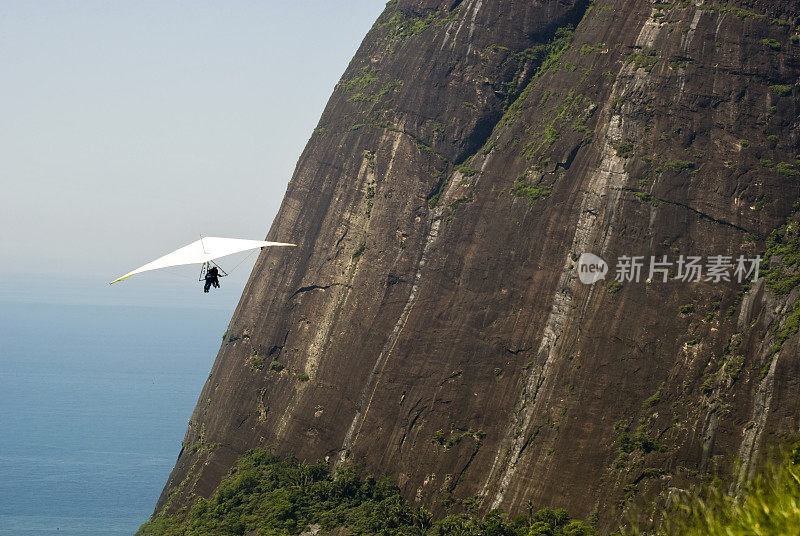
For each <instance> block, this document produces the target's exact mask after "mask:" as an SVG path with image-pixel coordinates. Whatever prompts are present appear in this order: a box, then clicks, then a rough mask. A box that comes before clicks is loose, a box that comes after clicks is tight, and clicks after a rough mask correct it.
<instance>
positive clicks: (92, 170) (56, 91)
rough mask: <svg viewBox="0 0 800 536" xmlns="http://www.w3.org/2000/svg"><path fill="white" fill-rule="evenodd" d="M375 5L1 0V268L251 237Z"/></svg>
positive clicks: (266, 221)
mask: <svg viewBox="0 0 800 536" xmlns="http://www.w3.org/2000/svg"><path fill="white" fill-rule="evenodd" d="M383 6H384V2H383V1H382V0H348V1H347V2H331V1H330V0H324V1H322V0H314V1H285V2H279V1H269V0H262V1H258V2H256V1H253V2H250V1H228V0H226V1H221V0H220V1H215V2H202V1H195V2H188V1H186V2H176V1H163V0H160V1H136V2H133V1H131V2H121V1H119V2H108V1H61V2H59V1H40V0H37V1H36V2H20V1H16V0H0V65H2V70H1V71H0V117H2V128H0V178H1V180H2V195H1V196H0V240H1V241H2V257H1V259H2V271H3V272H4V273H6V274H8V273H9V272H11V273H14V274H28V276H29V277H30V276H31V274H33V275H34V276H39V277H41V275H44V274H50V273H64V272H67V273H79V274H81V275H82V276H84V277H86V278H90V279H97V280H99V281H109V280H110V279H112V278H113V277H116V276H118V275H120V274H122V273H125V272H127V271H129V270H131V269H133V268H135V267H136V266H139V265H141V264H144V263H145V262H148V261H150V260H152V259H153V258H155V257H157V256H160V255H161V254H163V253H166V252H167V251H169V250H170V249H173V248H177V247H178V246H181V245H183V244H185V243H188V242H190V241H193V240H196V239H197V238H198V237H199V235H200V234H204V235H211V236H213V235H216V236H231V237H241V238H254V239H261V238H263V237H264V235H265V234H266V231H267V229H268V228H269V226H270V224H271V223H272V219H273V218H274V216H275V213H276V212H277V209H278V206H279V205H280V202H281V199H282V197H283V193H284V190H285V188H286V184H287V182H288V181H289V178H290V176H291V173H292V171H293V169H294V166H295V163H296V161H297V158H298V157H299V155H300V152H301V151H302V148H303V146H304V145H305V143H306V141H307V140H308V138H309V137H310V134H311V131H312V130H313V128H314V127H315V125H316V123H317V120H318V119H319V116H320V114H321V112H322V109H323V107H324V105H325V102H326V101H327V99H328V97H329V96H330V93H331V91H332V90H333V87H334V85H335V84H336V82H337V80H338V79H339V77H340V76H341V74H342V72H343V71H344V69H345V67H346V66H347V64H348V62H349V60H350V58H351V57H352V56H353V54H354V53H355V51H356V49H357V47H358V45H359V43H360V42H361V40H362V38H363V37H364V35H365V34H366V32H367V31H368V30H369V28H370V26H371V25H372V23H373V22H374V20H375V19H376V18H377V16H378V14H379V13H380V12H381V10H382V9H383ZM278 238H280V237H278ZM235 262H239V259H236V261H235ZM248 264H249V265H252V262H249V263H248ZM249 265H248V266H247V268H246V269H247V271H249V268H250V266H249ZM192 273H193V272H192ZM158 277H162V276H154V279H152V280H151V281H156V279H157V278H158ZM133 279H134V278H131V280H126V282H127V281H131V282H132V280H133ZM141 281H145V277H144V276H142V279H141ZM116 287H117V285H115V286H114V287H111V288H116ZM193 290H194V289H193Z"/></svg>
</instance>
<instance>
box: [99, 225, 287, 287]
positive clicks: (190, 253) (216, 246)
mask: <svg viewBox="0 0 800 536" xmlns="http://www.w3.org/2000/svg"><path fill="white" fill-rule="evenodd" d="M295 245H296V244H287V243H284V242H265V241H263V240H244V239H241V238H220V237H217V236H206V237H203V238H201V239H200V240H196V241H194V242H192V243H191V244H188V245H186V246H183V247H182V248H180V249H176V250H175V251H173V252H172V253H167V254H166V255H164V256H163V257H159V258H157V259H156V260H154V261H152V262H148V263H147V264H145V265H144V266H140V267H139V268H137V269H135V270H133V271H132V272H128V273H127V274H125V275H123V276H122V277H118V278H117V279H115V280H114V281H111V282H110V283H109V285H113V284H114V283H116V282H117V281H122V280H123V279H125V278H126V277H130V276H132V275H134V274H138V273H141V272H147V271H150V270H157V269H159V268H169V267H170V266H182V265H186V264H202V265H203V266H204V267H205V265H206V263H210V262H211V261H213V260H214V259H219V258H220V257H225V256H227V255H233V254H234V253H239V252H241V251H248V250H251V249H257V248H266V247H272V246H295Z"/></svg>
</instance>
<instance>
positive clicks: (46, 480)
mask: <svg viewBox="0 0 800 536" xmlns="http://www.w3.org/2000/svg"><path fill="white" fill-rule="evenodd" d="M48 285H49V287H48ZM65 285H66V288H68V289H69V290H68V291H64V290H63V289H64V288H65ZM102 285H105V283H103V282H100V283H99V284H98V285H94V284H91V285H89V284H87V283H86V281H77V282H74V281H71V282H64V281H56V282H49V283H43V284H40V285H39V286H38V287H36V288H34V290H33V291H31V288H32V287H28V288H24V289H23V290H20V289H21V288H23V287H24V285H23V286H22V287H20V286H15V287H6V288H3V289H0V319H2V320H1V321H0V534H2V535H5V534H8V535H12V534H13V535H14V536H82V535H100V534H102V535H107V536H118V535H119V536H122V535H130V534H133V533H134V532H135V531H136V530H137V529H138V527H139V525H140V524H141V523H143V522H144V521H146V520H147V518H148V517H149V516H150V514H151V513H152V512H153V508H154V506H155V502H156V500H157V498H158V495H159V493H160V492H161V488H162V487H163V485H164V483H165V482H166V480H167V477H168V475H169V472H170V470H171V469H172V465H173V464H174V462H175V458H176V456H177V454H178V452H179V450H180V443H181V440H182V439H183V434H184V432H185V429H186V424H187V422H188V419H189V416H190V414H191V412H192V409H193V408H194V404H195V402H196V401H197V397H198V396H199V394H200V389H201V388H202V386H203V383H204V382H205V380H206V377H207V376H208V372H209V371H210V369H211V365H212V363H213V360H214V357H215V355H216V352H217V350H218V348H219V345H220V342H221V338H222V334H223V333H224V331H225V329H226V327H227V323H228V321H229V319H230V316H231V313H232V311H233V308H234V305H235V302H236V299H237V298H238V294H239V292H241V288H238V289H231V288H230V287H229V288H228V289H226V290H228V292H227V294H225V295H218V296H216V297H215V296H209V295H206V296H203V295H202V292H201V291H198V289H197V288H196V286H195V285H192V287H191V292H192V296H191V298H187V296H186V295H183V294H174V293H173V294H169V293H168V292H158V290H159V289H158V288H155V289H154V288H146V289H145V290H146V291H145V292H144V293H139V294H136V291H132V290H131V289H135V288H136V287H134V286H132V285H131V286H129V287H128V288H127V289H125V290H124V291H117V292H116V294H114V293H113V292H111V291H109V290H108V289H107V288H101V286H102ZM34 286H35V285H34ZM112 288H113V287H112ZM139 288H140V289H141V288H143V287H139ZM163 288H164V289H166V288H168V287H166V286H164V287H163ZM111 297H113V299H112V298H111ZM201 300H205V301H201ZM209 304H212V305H209Z"/></svg>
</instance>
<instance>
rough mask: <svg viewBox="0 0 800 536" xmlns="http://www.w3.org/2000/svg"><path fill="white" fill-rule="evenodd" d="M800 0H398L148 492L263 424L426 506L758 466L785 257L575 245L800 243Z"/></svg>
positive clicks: (344, 85)
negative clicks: (684, 272) (169, 459)
mask: <svg viewBox="0 0 800 536" xmlns="http://www.w3.org/2000/svg"><path fill="white" fill-rule="evenodd" d="M799 16H800V6H797V5H795V4H794V3H790V2H779V1H777V0H773V1H749V2H745V1H740V2H727V3H722V2H705V3H702V2H690V1H686V2H675V3H665V2H656V3H652V2H649V1H643V0H598V1H597V2H594V3H592V4H590V2H588V1H583V0H546V1H545V0H539V1H532V2H513V1H503V2H488V1H486V0H468V1H463V2H462V1H455V2H454V1H449V2H437V1H433V0H415V1H399V2H396V1H392V2H389V4H387V7H386V10H385V11H384V13H383V14H382V15H381V16H380V17H379V19H378V21H377V22H376V23H375V25H374V26H373V28H372V29H371V30H370V32H369V33H368V35H367V36H366V38H365V40H364V42H363V44H362V45H361V47H360V48H359V50H358V52H357V54H356V56H355V57H354V59H353V61H352V62H351V64H350V66H349V67H348V69H347V71H346V72H345V74H344V76H343V77H342V79H341V81H340V82H339V84H338V85H337V87H336V89H335V91H334V93H333V95H332V97H331V99H330V102H329V103H328V106H327V108H326V109H325V111H324V113H323V115H322V118H321V119H320V123H319V126H318V128H317V129H315V131H314V133H313V135H312V137H311V140H310V141H309V143H308V145H307V147H306V149H305V151H304V152H303V154H302V155H301V157H300V160H299V162H298V165H297V169H296V170H295V173H294V175H293V177H292V180H291V182H290V184H289V187H288V190H287V193H286V197H285V199H284V202H283V205H282V207H281V209H280V212H279V213H278V216H277V217H276V219H275V222H274V224H273V226H272V229H271V230H270V232H269V235H268V239H279V240H281V241H291V242H295V243H298V244H299V247H297V248H293V249H292V250H291V251H290V250H265V251H264V252H263V253H262V255H261V257H260V258H259V260H258V263H257V264H256V267H255V269H254V271H253V274H252V276H251V278H250V281H249V282H248V284H247V287H246V288H245V291H244V293H243V295H242V298H241V301H240V303H239V306H238V308H237V310H236V312H235V314H234V317H233V319H232V320H231V323H230V326H229V329H228V331H227V336H226V338H225V340H224V341H223V344H222V347H221V348H220V352H219V355H218V356H217V360H216V362H215V364H214V367H213V369H212V371H211V374H210V375H209V378H208V381H207V383H206V385H205V387H204V389H203V392H202V393H201V395H200V400H199V402H198V405H197V408H196V409H195V411H194V414H193V416H192V420H191V422H190V424H189V429H188V431H187V434H186V439H185V441H184V448H183V449H182V450H181V454H180V456H179V457H178V461H177V463H176V466H175V469H174V470H173V472H172V475H171V476H170V479H169V481H168V483H167V485H166V487H165V489H164V492H163V494H162V496H161V498H160V500H159V503H158V506H157V511H161V510H163V509H166V510H167V511H176V510H177V509H178V508H179V507H180V506H183V505H186V504H188V503H190V502H191V501H192V497H193V496H194V495H200V496H205V497H207V496H209V495H210V494H211V493H213V491H214V489H215V488H216V486H217V484H218V483H219V481H220V479H221V478H222V477H223V476H224V475H225V474H226V473H227V471H228V470H229V469H230V467H231V466H232V465H233V464H234V463H235V460H236V459H237V458H238V456H239V455H240V454H241V453H243V452H244V451H246V450H247V449H250V448H254V447H263V446H273V447H275V448H276V449H277V450H278V451H280V452H291V453H294V454H295V455H297V456H298V457H300V458H303V459H317V458H327V459H329V460H331V461H333V462H335V463H350V462H352V461H356V462H364V463H365V464H366V465H367V467H368V468H369V470H370V471H372V472H375V473H386V474H390V475H392V476H394V477H395V478H396V479H397V480H398V482H399V485H400V487H401V489H402V490H403V493H404V494H405V495H406V497H407V498H409V499H410V500H412V501H418V502H420V503H424V504H426V505H428V507H430V508H432V509H434V510H435V511H437V512H443V511H445V510H447V509H448V508H458V505H459V502H460V501H461V500H463V499H466V498H471V497H476V498H477V499H478V500H479V501H480V504H481V505H482V506H483V507H484V508H492V507H502V508H504V509H506V510H512V511H519V510H521V509H522V508H523V505H524V504H526V503H527V502H528V501H532V502H533V504H534V505H537V506H545V505H549V506H557V507H565V508H567V509H569V510H570V511H571V512H573V513H574V514H575V515H578V516H584V517H585V516H589V515H591V514H594V515H596V516H597V517H598V518H599V520H600V523H601V524H606V525H608V524H610V523H613V522H615V521H616V520H617V519H619V518H620V517H621V515H622V514H623V512H624V510H625V508H628V507H629V505H630V504H632V503H634V502H635V501H637V500H645V498H646V499H648V500H649V499H652V498H653V497H657V496H659V494H661V495H665V494H666V493H667V492H668V490H669V489H670V488H675V487H679V488H680V487H685V486H686V485H688V484H689V483H691V482H693V481H696V480H697V478H698V476H699V475H701V474H703V473H706V472H708V471H712V470H713V471H717V472H720V473H721V474H723V475H727V478H729V479H730V481H731V482H732V483H734V485H735V483H736V482H737V481H741V480H743V479H745V478H747V475H748V474H749V473H751V472H752V470H753V467H754V465H753V464H754V462H755V461H757V460H758V459H759V456H760V452H761V450H762V449H763V445H764V444H765V442H766V441H767V439H768V438H770V437H778V438H780V437H783V434H787V433H789V432H793V431H796V429H797V427H798V424H800V399H798V397H797V393H798V388H799V387H800V386H799V385H798V382H799V381H800V361H799V360H798V352H797V343H798V338H797V335H796V331H797V318H795V317H794V316H793V315H797V316H798V317H800V313H795V311H796V305H795V304H796V303H797V299H798V297H799V296H800V291H796V290H794V284H792V281H791V277H790V276H786V277H785V278H784V279H787V281H788V282H787V281H783V286H781V285H779V284H777V283H774V284H772V285H765V284H764V280H763V279H762V280H761V281H760V282H757V283H755V284H753V285H744V286H742V285H741V284H739V283H738V282H736V281H735V278H734V281H730V282H725V281H722V282H718V283H715V282H712V281H700V282H683V281H679V280H674V279H670V280H669V281H667V282H663V281H661V279H660V278H659V277H655V278H653V280H652V281H649V282H646V281H645V279H647V277H642V280H641V281H640V282H639V283H634V282H624V283H623V284H621V285H619V284H616V285H615V284H610V285H609V284H607V283H606V281H602V282H598V283H595V284H594V285H584V284H582V283H581V282H580V281H579V280H578V277H577V272H576V269H575V265H576V259H577V258H578V256H579V255H580V254H581V253H583V252H592V253H594V254H597V255H599V256H601V257H603V258H604V259H606V260H608V261H610V262H611V263H612V268H611V269H612V272H613V263H614V261H616V259H617V258H618V257H620V256H623V255H629V256H631V255H641V256H644V257H646V258H647V259H649V258H650V256H657V257H658V258H661V257H662V256H664V255H667V256H668V258H671V259H672V260H676V259H677V257H678V256H679V255H697V256H702V257H703V258H704V260H707V259H708V258H709V257H711V256H714V255H730V256H734V257H737V256H739V255H744V256H746V257H748V258H751V257H754V256H755V255H758V254H761V255H763V254H764V252H765V251H768V249H769V248H772V249H771V250H770V251H772V252H773V253H774V255H773V256H772V257H771V260H770V262H771V263H772V264H773V265H777V264H780V263H782V262H783V265H784V266H785V267H786V273H787V274H790V275H791V273H793V272H792V270H793V267H792V266H791V262H788V261H786V259H788V258H789V256H790V253H791V252H787V251H786V250H785V248H784V249H781V248H779V247H776V243H775V241H774V240H773V241H772V242H770V243H769V244H768V240H767V237H768V236H769V235H770V233H771V232H772V231H773V229H778V228H780V229H782V231H780V233H783V234H782V235H781V236H782V237H783V242H781V243H783V244H787V243H789V242H790V241H791V239H792V238H793V237H794V235H793V233H795V232H796V231H794V230H793V229H796V224H794V225H795V227H792V224H791V223H790V224H789V225H788V226H787V225H785V224H786V222H787V221H790V222H792V221H794V219H793V218H796V216H795V215H794V211H795V209H794V208H793V206H794V203H795V201H796V200H797V199H798V195H799V194H800V162H798V160H797V158H798V154H797V153H798V147H800V143H798V141H800V140H798V136H800V128H798V96H799V95H800V88H799V87H798V86H797V78H798V74H799V73H800V45H799V44H798V38H797V25H798V22H799V21H798V17H799ZM782 226H783V227H782ZM773 236H776V235H773ZM787 262H788V264H787ZM767 264H769V263H767ZM675 270H676V267H675V266H673V267H672V273H671V274H672V275H673V276H674V275H675ZM645 271H646V269H645ZM773 272H774V270H773ZM781 273H783V272H781ZM610 275H611V276H612V277H613V275H614V274H613V273H612V274H610ZM784 275H785V274H784ZM776 277H777V276H776ZM737 459H738V460H739V461H740V463H738V464H737V463H735V460H737Z"/></svg>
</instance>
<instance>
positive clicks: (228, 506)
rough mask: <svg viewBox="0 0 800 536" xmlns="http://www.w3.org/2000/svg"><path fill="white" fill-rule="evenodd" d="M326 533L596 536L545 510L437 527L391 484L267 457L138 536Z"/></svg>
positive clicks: (250, 456)
mask: <svg viewBox="0 0 800 536" xmlns="http://www.w3.org/2000/svg"><path fill="white" fill-rule="evenodd" d="M309 525H319V526H320V528H321V529H322V530H323V531H329V530H332V529H334V528H343V529H344V530H345V533H346V534H348V535H351V536H356V535H366V534H381V535H384V536H390V535H392V536H394V535H397V536H399V535H417V536H421V535H430V536H446V535H452V536H545V535H547V536H593V535H595V534H596V532H595V531H594V530H593V529H592V528H591V527H589V526H588V525H586V524H585V523H583V522H580V521H574V520H572V519H570V517H569V515H568V514H567V513H566V512H565V511H564V510H552V509H544V510H539V511H538V512H536V513H533V511H532V509H531V510H530V513H529V514H528V515H527V516H524V517H519V518H517V519H514V520H510V519H508V518H507V517H506V516H505V515H504V514H503V513H502V512H500V511H498V510H492V511H490V512H489V513H487V514H486V515H484V516H477V515H474V514H473V515H468V514H458V515H449V516H447V517H445V518H443V519H440V520H437V521H434V520H433V516H432V514H431V513H430V512H429V511H428V510H426V509H425V508H422V507H413V506H411V505H409V504H408V503H407V502H406V501H405V500H404V499H403V498H402V497H401V496H400V490H399V489H397V487H395V486H394V485H393V484H392V483H391V481H390V480H389V479H388V478H380V479H375V478H373V477H370V476H365V475H364V474H363V471H361V470H360V469H359V468H357V467H346V468H342V469H337V470H335V471H334V470H331V468H330V466H329V465H328V463H326V462H321V461H320V462H317V463H314V464H307V463H302V462H299V461H298V460H296V459H295V458H292V457H286V458H280V457H278V456H275V455H273V454H270V453H268V452H266V451H264V450H255V451H250V452H248V453H246V454H245V455H244V456H242V457H241V459H240V460H239V463H238V464H237V465H236V467H235V468H234V469H233V470H232V471H231V473H230V475H228V477H227V478H226V479H225V480H223V482H222V483H221V484H220V486H219V489H217V492H216V493H215V494H214V497H212V498H211V500H205V499H203V498H199V499H197V502H195V504H194V506H192V508H191V509H190V510H189V511H188V512H187V511H185V510H182V511H181V512H178V513H177V514H176V515H174V516H163V515H162V516H154V517H153V518H152V519H151V520H150V521H148V522H147V523H145V524H144V525H142V526H141V528H140V529H139V531H138V532H137V535H138V536H179V535H181V536H215V535H220V536H222V535H225V536H227V535H240V534H248V535H256V534H257V535H259V536H266V535H270V536H272V535H275V536H277V535H288V534H291V535H296V534H300V533H301V532H303V531H307V530H309Z"/></svg>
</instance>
